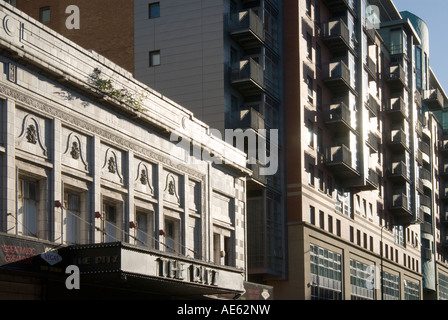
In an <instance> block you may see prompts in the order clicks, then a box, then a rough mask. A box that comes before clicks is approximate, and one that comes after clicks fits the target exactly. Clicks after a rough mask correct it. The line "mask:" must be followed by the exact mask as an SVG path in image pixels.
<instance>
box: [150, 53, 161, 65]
mask: <svg viewBox="0 0 448 320" xmlns="http://www.w3.org/2000/svg"><path fill="white" fill-rule="evenodd" d="M149 65H150V66H151V67H153V66H158V65H160V51H152V52H150V53H149Z"/></svg>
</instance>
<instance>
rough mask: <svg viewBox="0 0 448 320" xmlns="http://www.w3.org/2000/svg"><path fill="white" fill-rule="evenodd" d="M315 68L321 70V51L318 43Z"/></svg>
mask: <svg viewBox="0 0 448 320" xmlns="http://www.w3.org/2000/svg"><path fill="white" fill-rule="evenodd" d="M316 67H317V68H318V69H321V68H322V49H321V48H320V45H319V44H318V43H316Z"/></svg>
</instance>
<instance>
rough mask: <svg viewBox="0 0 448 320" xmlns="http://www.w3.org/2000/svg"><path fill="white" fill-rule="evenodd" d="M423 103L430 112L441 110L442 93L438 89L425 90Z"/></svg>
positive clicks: (442, 102)
mask: <svg viewBox="0 0 448 320" xmlns="http://www.w3.org/2000/svg"><path fill="white" fill-rule="evenodd" d="M423 102H424V103H425V105H426V106H427V107H428V109H429V110H431V111H437V110H442V109H443V106H444V105H445V101H444V99H443V95H442V92H441V91H440V90H439V89H432V90H426V91H425V94H424V99H423Z"/></svg>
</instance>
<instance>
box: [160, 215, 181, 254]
mask: <svg viewBox="0 0 448 320" xmlns="http://www.w3.org/2000/svg"><path fill="white" fill-rule="evenodd" d="M164 231H165V251H166V252H170V253H180V252H181V250H180V225H179V221H176V220H172V219H165V230H164Z"/></svg>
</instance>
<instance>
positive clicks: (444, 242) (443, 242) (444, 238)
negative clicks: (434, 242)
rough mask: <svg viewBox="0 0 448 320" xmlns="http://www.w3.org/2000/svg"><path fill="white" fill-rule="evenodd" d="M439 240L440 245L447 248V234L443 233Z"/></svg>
mask: <svg viewBox="0 0 448 320" xmlns="http://www.w3.org/2000/svg"><path fill="white" fill-rule="evenodd" d="M441 242H442V247H443V248H444V249H446V248H448V235H445V236H444V237H443V238H442V240H441Z"/></svg>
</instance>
